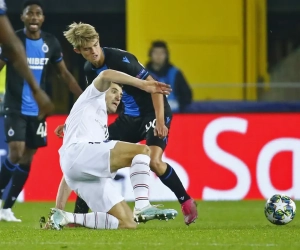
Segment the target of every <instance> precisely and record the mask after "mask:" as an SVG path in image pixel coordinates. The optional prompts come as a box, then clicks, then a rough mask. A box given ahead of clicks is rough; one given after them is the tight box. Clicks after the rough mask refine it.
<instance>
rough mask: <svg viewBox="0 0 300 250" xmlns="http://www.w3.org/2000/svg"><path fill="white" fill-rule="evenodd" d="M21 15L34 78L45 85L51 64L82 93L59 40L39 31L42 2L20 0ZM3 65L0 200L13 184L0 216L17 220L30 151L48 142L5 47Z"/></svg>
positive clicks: (20, 33) (34, 105)
mask: <svg viewBox="0 0 300 250" xmlns="http://www.w3.org/2000/svg"><path fill="white" fill-rule="evenodd" d="M21 19H22V21H23V23H24V26H25V28H24V29H22V30H19V31H17V32H16V35H17V36H18V37H19V39H20V40H21V41H22V43H23V45H24V47H25V50H26V55H27V63H28V65H29V68H30V69H31V71H32V73H33V75H34V77H35V80H36V81H37V82H38V84H39V86H40V87H41V88H42V89H45V84H46V71H47V68H48V65H49V64H53V65H54V67H55V68H56V69H57V71H58V73H59V75H60V77H61V78H62V79H63V80H64V81H65V82H66V83H67V85H68V87H69V89H70V90H71V91H72V92H73V93H74V94H75V95H76V96H79V95H80V94H81V93H82V90H81V88H80V87H79V85H78V84H77V82H76V80H75V79H74V77H73V76H72V75H71V74H70V72H69V71H68V70H67V68H66V66H65V63H64V61H63V57H62V51H61V47H60V44H59V42H58V40H57V39H56V38H55V37H54V36H53V35H51V34H49V33H46V32H44V31H41V26H42V24H43V22H44V15H43V8H42V4H41V2H40V1H38V0H28V1H25V2H24V4H23V13H22V15H21ZM4 65H6V67H7V71H6V91H5V98H4V127H5V135H6V141H7V142H8V146H9V154H8V157H7V158H6V159H5V161H4V162H3V164H2V166H1V172H0V200H2V195H3V192H4V190H5V188H6V186H7V185H8V183H9V181H10V180H12V186H11V188H10V190H9V192H8V196H7V198H6V200H5V202H4V205H3V208H2V209H1V210H0V220H4V221H15V222H20V221H21V220H20V219H17V218H16V217H15V216H14V214H13V213H12V211H11V208H12V206H13V205H14V203H15V201H16V199H17V197H18V195H19V194H20V192H21V191H22V189H23V187H24V185H25V183H26V181H27V178H28V176H29V172H30V165H31V162H32V158H33V155H34V154H35V152H36V151H37V149H38V148H39V147H43V146H46V145H47V127H46V121H45V120H40V119H38V118H39V117H38V114H39V107H38V105H37V103H36V101H35V100H34V98H33V95H32V93H31V91H30V87H29V84H28V82H27V81H26V80H25V79H24V78H23V77H21V76H20V75H18V74H17V73H16V70H15V68H14V67H13V64H12V62H11V61H10V60H9V58H7V57H6V51H5V48H3V51H2V54H1V55H0V70H2V68H3V67H4Z"/></svg>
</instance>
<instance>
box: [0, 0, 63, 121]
mask: <svg viewBox="0 0 300 250" xmlns="http://www.w3.org/2000/svg"><path fill="white" fill-rule="evenodd" d="M0 1H1V0H0ZM16 35H17V36H18V37H19V38H20V40H21V41H22V43H23V45H24V47H25V50H26V55H27V62H28V66H29V68H30V69H31V70H32V73H33V75H34V77H35V79H36V81H37V82H38V83H39V85H40V87H41V88H42V89H45V85H46V79H45V77H46V71H47V68H48V65H49V64H50V63H54V64H55V63H59V62H60V61H62V60H63V57H62V51H61V46H60V44H59V42H58V40H57V39H56V38H55V36H53V35H51V34H49V33H46V32H43V31H41V37H40V38H39V39H37V40H32V39H29V38H28V37H27V36H26V35H25V31H24V30H19V31H17V32H16ZM0 59H1V60H3V61H5V62H6V65H7V69H6V89H5V98H4V110H5V111H9V110H11V111H18V112H21V113H22V114H24V115H29V116H36V115H38V112H39V110H38V105H37V103H36V101H35V100H34V98H33V96H32V93H31V90H30V87H29V85H28V83H27V82H26V81H25V80H24V79H23V78H22V77H21V76H20V75H19V74H18V73H17V71H16V70H15V68H14V67H13V65H12V64H11V63H10V61H9V60H8V59H7V58H6V57H5V51H4V50H3V51H2V53H1V55H0Z"/></svg>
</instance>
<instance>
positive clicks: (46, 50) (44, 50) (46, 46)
mask: <svg viewBox="0 0 300 250" xmlns="http://www.w3.org/2000/svg"><path fill="white" fill-rule="evenodd" d="M42 51H43V52H44V53H47V52H48V51H49V47H48V45H47V44H46V43H44V44H43V46H42Z"/></svg>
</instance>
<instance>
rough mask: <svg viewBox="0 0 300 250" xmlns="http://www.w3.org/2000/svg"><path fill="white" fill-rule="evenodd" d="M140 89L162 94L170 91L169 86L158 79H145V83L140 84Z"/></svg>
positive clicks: (167, 93)
mask: <svg viewBox="0 0 300 250" xmlns="http://www.w3.org/2000/svg"><path fill="white" fill-rule="evenodd" d="M141 89H142V90H144V91H146V92H148V93H151V94H155V93H159V94H164V95H169V94H170V93H171V92H172V89H171V86H170V85H168V84H165V83H162V82H158V81H152V80H151V81H145V83H144V84H143V85H142V86H141Z"/></svg>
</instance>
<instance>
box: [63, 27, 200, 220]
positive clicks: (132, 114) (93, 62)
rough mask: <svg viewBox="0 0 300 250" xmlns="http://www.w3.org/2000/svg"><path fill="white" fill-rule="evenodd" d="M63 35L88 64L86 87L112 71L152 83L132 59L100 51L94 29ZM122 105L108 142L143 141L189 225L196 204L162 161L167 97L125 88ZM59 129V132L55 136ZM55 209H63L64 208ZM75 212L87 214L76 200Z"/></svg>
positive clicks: (120, 53)
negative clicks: (103, 72)
mask: <svg viewBox="0 0 300 250" xmlns="http://www.w3.org/2000/svg"><path fill="white" fill-rule="evenodd" d="M64 35H65V37H66V38H67V40H68V41H69V42H70V43H71V44H72V46H73V48H74V51H75V52H76V53H78V54H81V55H82V56H83V57H84V58H85V59H86V60H87V62H86V63H85V65H84V70H85V75H86V79H87V83H88V84H91V83H92V81H93V80H94V79H95V78H96V77H97V75H99V74H100V73H101V72H102V71H104V70H106V69H115V70H118V71H121V72H124V73H126V74H128V75H130V76H133V77H136V78H139V79H143V80H144V79H145V80H147V81H151V80H153V78H152V77H151V76H150V75H149V73H148V71H147V70H146V69H145V68H144V67H143V65H141V64H140V63H139V61H138V60H137V58H136V57H135V56H134V55H132V54H130V53H128V52H127V51H124V50H120V49H114V48H101V47H100V43H99V34H98V33H97V32H96V30H95V28H94V27H93V26H91V25H89V24H84V23H79V24H77V23H73V24H71V25H70V26H69V30H67V31H66V32H64ZM122 102H123V105H124V112H123V113H122V114H121V115H120V116H119V117H118V118H117V120H116V121H115V122H114V123H113V124H111V125H110V126H109V128H108V132H109V139H111V140H122V141H127V142H131V143H137V142H140V141H142V140H144V139H146V144H147V145H148V146H149V148H150V149H151V155H150V157H151V161H150V168H151V170H152V171H153V172H155V173H156V175H157V176H158V177H159V178H160V180H161V181H162V182H163V183H164V184H165V185H166V186H167V187H169V188H170V189H171V190H172V191H173V192H174V194H175V195H176V197H177V199H178V201H179V202H180V204H181V207H182V212H183V214H184V217H185V223H186V224H190V223H192V222H193V221H195V219H196V218H197V215H198V213H197V208H196V204H195V202H194V200H193V199H191V197H190V196H189V195H188V194H187V192H186V190H185V189H184V187H183V185H182V183H181V181H180V179H179V177H178V176H177V174H176V172H175V170H174V169H173V168H172V167H171V166H170V165H169V164H167V163H165V162H163V161H162V154H163V151H164V149H165V148H166V145H167V142H168V130H169V128H170V125H171V120H172V112H171V109H170V106H169V104H168V101H167V99H166V97H165V96H163V95H158V94H149V93H146V92H143V91H142V90H140V89H138V88H135V87H132V86H126V85H125V86H124V88H123V97H122ZM61 128H62V127H60V128H58V134H59V132H61ZM57 205H58V206H59V207H60V208H64V204H57ZM75 212H77V213H78V212H79V213H86V212H88V207H87V205H86V204H85V203H84V202H83V201H82V200H81V199H80V198H79V197H78V199H77V202H76V207H75Z"/></svg>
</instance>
